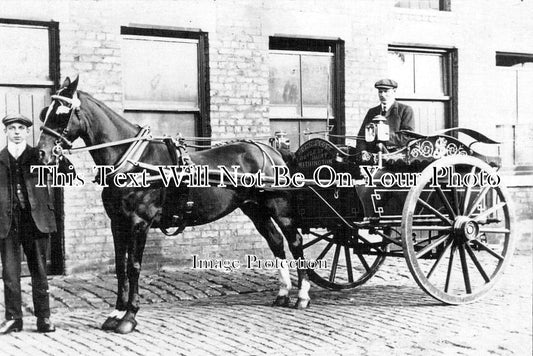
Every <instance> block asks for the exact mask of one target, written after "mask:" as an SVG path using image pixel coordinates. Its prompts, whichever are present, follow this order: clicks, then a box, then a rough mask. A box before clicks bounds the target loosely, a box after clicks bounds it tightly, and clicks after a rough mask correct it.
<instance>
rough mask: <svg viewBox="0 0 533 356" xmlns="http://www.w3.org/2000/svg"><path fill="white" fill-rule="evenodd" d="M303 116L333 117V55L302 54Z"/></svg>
mask: <svg viewBox="0 0 533 356" xmlns="http://www.w3.org/2000/svg"><path fill="white" fill-rule="evenodd" d="M301 58H302V96H303V98H302V103H303V116H304V117H308V118H326V117H332V112H333V110H332V107H331V102H332V100H331V97H332V69H333V57H332V56H307V55H302V56H301Z"/></svg>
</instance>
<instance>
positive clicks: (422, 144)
mask: <svg viewBox="0 0 533 356" xmlns="http://www.w3.org/2000/svg"><path fill="white" fill-rule="evenodd" d="M452 155H468V152H467V151H466V150H465V148H464V147H463V146H462V145H461V144H457V143H455V142H449V141H448V140H447V139H446V138H445V137H438V138H437V139H433V140H431V139H424V140H420V141H417V142H416V143H414V144H413V145H412V146H411V148H410V150H409V156H410V158H415V159H416V158H418V159H424V158H426V159H431V158H433V159H439V158H442V157H445V156H452Z"/></svg>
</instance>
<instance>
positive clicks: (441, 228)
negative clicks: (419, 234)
mask: <svg viewBox="0 0 533 356" xmlns="http://www.w3.org/2000/svg"><path fill="white" fill-rule="evenodd" d="M412 230H413V231H427V230H434V231H452V227H451V226H427V225H420V226H413V227H412Z"/></svg>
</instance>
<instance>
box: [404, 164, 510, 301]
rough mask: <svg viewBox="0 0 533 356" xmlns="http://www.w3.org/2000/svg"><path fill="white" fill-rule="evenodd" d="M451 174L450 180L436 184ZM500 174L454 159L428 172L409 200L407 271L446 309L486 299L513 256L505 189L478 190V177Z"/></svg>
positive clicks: (483, 185)
mask: <svg viewBox="0 0 533 356" xmlns="http://www.w3.org/2000/svg"><path fill="white" fill-rule="evenodd" d="M445 169H448V171H447V173H448V174H447V175H446V176H445V177H438V178H437V177H435V178H433V176H434V174H435V173H438V172H445V171H444V170H445ZM453 173H458V174H455V175H454V174H453ZM495 173H496V172H495V170H494V169H493V168H491V167H490V166H489V165H487V164H486V163H485V162H483V161H481V160H479V159H477V158H474V157H470V156H448V157H445V158H443V159H440V160H438V161H435V162H433V163H432V164H430V165H429V166H428V167H427V168H426V169H424V170H423V171H422V174H421V175H420V177H419V178H418V182H417V185H416V186H414V187H412V188H411V190H410V191H409V194H408V195H407V199H406V202H405V205H404V208H403V216H402V244H403V250H404V251H403V252H404V256H405V258H406V260H407V265H408V266H409V269H410V270H411V273H412V275H413V277H414V279H415V281H416V282H417V283H418V285H419V286H420V287H421V288H422V289H423V290H424V291H425V292H427V293H428V294H429V295H431V296H432V297H434V298H436V299H438V300H440V301H442V302H444V303H447V304H463V303H470V302H473V301H475V300H477V299H479V298H481V297H482V296H483V295H485V294H486V293H487V292H488V291H489V290H490V289H491V288H492V287H493V286H494V284H495V283H496V281H497V280H498V278H499V277H500V276H501V274H502V272H503V270H504V268H505V266H506V265H507V264H508V263H509V259H510V257H511V256H512V254H513V250H514V241H513V239H512V233H511V226H512V221H511V215H510V211H512V209H511V207H510V206H509V195H508V193H507V191H506V189H505V187H504V186H503V185H502V184H501V183H500V184H499V185H496V184H495V183H496V181H495V180H492V179H491V178H488V180H487V182H481V181H479V182H478V183H479V184H474V183H475V181H474V179H475V178H474V177H478V178H480V179H481V177H483V176H485V177H490V176H489V175H493V177H495V178H496V179H497V176H496V175H495ZM449 177H454V179H456V180H455V181H449ZM432 179H435V180H436V182H433V181H432ZM452 179H453V178H452ZM433 183H435V184H433Z"/></svg>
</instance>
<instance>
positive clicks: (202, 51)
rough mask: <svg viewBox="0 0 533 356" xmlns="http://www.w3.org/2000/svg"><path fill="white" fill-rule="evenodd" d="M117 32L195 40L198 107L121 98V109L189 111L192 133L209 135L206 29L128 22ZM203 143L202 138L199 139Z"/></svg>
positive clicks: (129, 35)
mask: <svg viewBox="0 0 533 356" xmlns="http://www.w3.org/2000/svg"><path fill="white" fill-rule="evenodd" d="M120 35H121V36H123V37H160V38H167V39H175V40H176V41H177V42H180V41H181V40H183V41H184V42H185V41H187V40H194V41H197V42H198V46H197V48H198V52H197V68H198V78H197V80H198V107H197V108H194V107H188V106H179V105H177V106H173V105H171V106H168V107H159V108H153V107H150V105H146V103H139V102H137V103H134V102H128V101H126V100H125V99H124V98H123V105H124V111H126V112H128V111H129V112H135V111H143V112H169V113H170V112H173V113H180V114H193V115H195V117H196V123H195V126H196V133H197V134H196V136H198V137H211V122H210V109H209V108H210V98H209V40H208V33H207V32H204V31H202V30H200V29H190V28H186V29H185V28H177V27H159V26H147V25H138V24H130V25H129V26H121V27H120ZM203 144H205V141H204V142H203Z"/></svg>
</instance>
